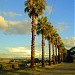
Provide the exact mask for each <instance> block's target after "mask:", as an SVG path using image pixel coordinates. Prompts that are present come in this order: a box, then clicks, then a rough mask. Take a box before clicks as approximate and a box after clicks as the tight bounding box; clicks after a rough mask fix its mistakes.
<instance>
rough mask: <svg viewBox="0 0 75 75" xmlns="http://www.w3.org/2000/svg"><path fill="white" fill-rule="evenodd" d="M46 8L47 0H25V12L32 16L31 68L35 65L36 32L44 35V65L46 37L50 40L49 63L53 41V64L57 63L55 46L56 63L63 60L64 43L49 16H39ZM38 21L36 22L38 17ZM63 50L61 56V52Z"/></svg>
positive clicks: (43, 61) (43, 63)
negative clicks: (48, 18)
mask: <svg viewBox="0 0 75 75" xmlns="http://www.w3.org/2000/svg"><path fill="white" fill-rule="evenodd" d="M45 8H46V0H27V1H25V12H27V13H28V16H29V17H30V18H32V22H31V24H32V29H31V30H32V41H31V68H34V66H35V61H34V57H35V33H37V34H38V35H39V34H41V35H42V67H44V66H45V60H44V46H45V41H44V40H45V39H47V40H48V43H49V65H51V48H50V47H51V46H50V44H51V43H52V50H53V64H55V56H54V46H55V48H56V63H57V62H58V63H59V62H60V57H61V58H62V59H61V60H62V61H63V50H64V44H63V42H62V40H61V38H60V36H59V34H58V33H57V31H56V30H55V29H54V27H53V26H52V24H51V22H48V21H47V17H44V16H42V17H41V18H38V17H39V16H40V15H42V14H43V13H44V10H45ZM37 18H38V20H37V23H36V19H37ZM57 48H58V57H57ZM61 52H62V54H61V56H60V53H61Z"/></svg>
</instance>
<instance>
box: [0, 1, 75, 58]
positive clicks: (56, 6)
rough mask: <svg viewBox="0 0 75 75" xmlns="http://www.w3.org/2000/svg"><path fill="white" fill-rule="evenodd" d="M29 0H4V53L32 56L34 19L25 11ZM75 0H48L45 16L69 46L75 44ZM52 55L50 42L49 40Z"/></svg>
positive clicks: (0, 44)
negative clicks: (32, 23)
mask: <svg viewBox="0 0 75 75" xmlns="http://www.w3.org/2000/svg"><path fill="white" fill-rule="evenodd" d="M25 1H26V0H13V1H11V0H0V57H28V56H30V51H31V19H30V18H29V17H28V15H27V13H25V12H24V8H25V6H24V2H25ZM74 2H75V0H47V6H46V11H45V13H44V15H45V16H47V17H48V21H50V22H52V24H53V26H54V27H55V28H56V29H57V31H58V33H59V34H60V36H61V38H62V40H63V42H64V44H65V47H66V48H71V47H73V46H75V30H74V28H75V27H74V24H75V21H74V17H75V15H74V9H75V5H74ZM35 54H36V56H38V57H40V55H41V35H40V36H36V49H35ZM45 55H48V43H47V41H46V44H45Z"/></svg>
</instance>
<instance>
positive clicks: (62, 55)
mask: <svg viewBox="0 0 75 75" xmlns="http://www.w3.org/2000/svg"><path fill="white" fill-rule="evenodd" d="M61 61H62V62H63V51H62V52H61Z"/></svg>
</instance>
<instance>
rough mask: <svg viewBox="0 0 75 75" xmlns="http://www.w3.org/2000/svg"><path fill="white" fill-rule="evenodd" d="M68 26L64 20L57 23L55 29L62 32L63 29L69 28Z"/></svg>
mask: <svg viewBox="0 0 75 75" xmlns="http://www.w3.org/2000/svg"><path fill="white" fill-rule="evenodd" d="M69 28H70V27H69V26H68V25H65V23H64V22H60V23H57V25H56V29H57V31H60V32H63V31H64V30H66V29H69Z"/></svg>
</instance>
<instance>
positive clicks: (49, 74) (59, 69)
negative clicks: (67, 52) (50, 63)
mask: <svg viewBox="0 0 75 75" xmlns="http://www.w3.org/2000/svg"><path fill="white" fill-rule="evenodd" d="M32 75H75V63H63V64H61V65H58V66H56V67H54V68H45V70H43V71H40V72H37V73H35V74H32Z"/></svg>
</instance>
